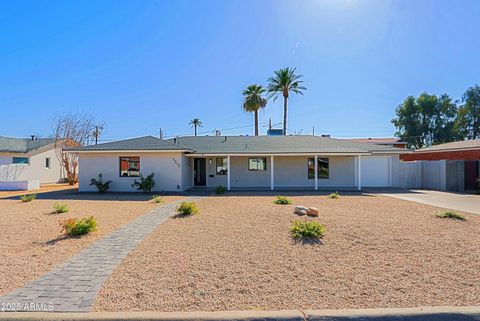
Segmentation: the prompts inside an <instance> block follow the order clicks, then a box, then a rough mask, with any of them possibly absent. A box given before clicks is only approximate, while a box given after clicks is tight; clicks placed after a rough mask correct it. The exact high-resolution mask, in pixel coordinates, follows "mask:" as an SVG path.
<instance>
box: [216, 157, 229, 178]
mask: <svg viewBox="0 0 480 321" xmlns="http://www.w3.org/2000/svg"><path fill="white" fill-rule="evenodd" d="M215 164H216V167H217V175H227V173H228V158H227V157H223V158H217V159H216V160H215Z"/></svg>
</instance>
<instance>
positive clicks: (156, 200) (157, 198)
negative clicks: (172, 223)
mask: <svg viewBox="0 0 480 321" xmlns="http://www.w3.org/2000/svg"><path fill="white" fill-rule="evenodd" d="M152 202H153V203H157V204H162V203H165V201H164V200H163V198H161V197H160V196H158V195H153V197H152Z"/></svg>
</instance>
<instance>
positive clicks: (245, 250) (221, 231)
mask: <svg viewBox="0 0 480 321" xmlns="http://www.w3.org/2000/svg"><path fill="white" fill-rule="evenodd" d="M293 200H294V203H295V204H298V205H306V206H315V207H318V208H319V209H320V217H319V218H318V220H319V221H320V222H322V223H324V224H325V225H326V226H327V234H326V237H325V238H324V239H323V241H322V243H321V244H311V243H310V244H309V243H307V244H304V243H298V242H297V243H296V242H294V241H292V239H291V238H290V236H289V233H288V229H289V227H290V225H291V221H292V220H293V219H294V218H296V217H295V216H294V215H293V214H292V209H293V206H282V205H274V204H272V201H273V196H227V197H210V198H208V199H204V200H202V201H200V202H199V206H200V211H201V212H200V215H198V216H194V217H188V218H178V219H170V220H169V221H167V222H166V223H164V224H162V225H161V226H160V227H159V228H158V229H157V230H156V231H155V232H154V233H152V234H151V235H150V236H149V237H148V238H146V239H145V241H144V242H143V243H142V244H140V246H139V247H138V248H137V249H136V250H135V251H133V252H132V253H130V255H129V256H128V257H127V259H126V260H125V261H124V262H123V263H122V265H121V266H119V267H118V268H117V269H116V270H115V272H114V273H113V275H112V276H111V277H110V279H109V280H108V281H107V282H106V284H105V285H104V287H103V288H102V290H101V292H100V294H99V296H98V297H97V302H96V305H95V308H94V310H96V311H149V310H156V311H199V310H202V311H214V310H249V309H271V310H282V309H299V308H302V309H322V308H334V309H340V308H374V307H410V306H425V305H428V306H437V305H479V304H480V234H479V231H480V216H476V215H472V214H467V215H466V216H467V218H468V221H467V222H459V221H453V220H448V219H439V218H436V217H434V216H433V213H434V212H436V211H438V210H440V209H438V208H435V207H432V206H427V205H421V204H416V203H412V202H408V201H402V200H397V199H392V198H387V197H383V196H358V195H357V196H355V195H350V196H342V197H341V198H340V199H338V200H330V199H327V198H326V197H325V196H318V195H317V196H293Z"/></svg>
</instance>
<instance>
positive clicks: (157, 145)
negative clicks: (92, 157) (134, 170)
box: [69, 136, 185, 151]
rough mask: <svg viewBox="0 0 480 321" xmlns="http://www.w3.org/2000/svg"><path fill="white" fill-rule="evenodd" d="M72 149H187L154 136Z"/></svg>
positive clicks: (73, 149) (72, 149)
mask: <svg viewBox="0 0 480 321" xmlns="http://www.w3.org/2000/svg"><path fill="white" fill-rule="evenodd" d="M69 150H71V151H115V150H150V151H151V150H185V148H182V147H181V146H178V145H174V144H172V143H170V142H168V141H165V140H161V139H159V138H156V137H153V136H144V137H137V138H131V139H125V140H119V141H116V142H111V143H103V144H98V145H89V146H82V147H76V148H71V149H69Z"/></svg>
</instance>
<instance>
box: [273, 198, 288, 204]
mask: <svg viewBox="0 0 480 321" xmlns="http://www.w3.org/2000/svg"><path fill="white" fill-rule="evenodd" d="M273 202H274V203H275V204H279V205H290V204H292V200H291V199H289V198H287V197H285V196H277V198H276V199H275V200H274V201H273Z"/></svg>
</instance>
